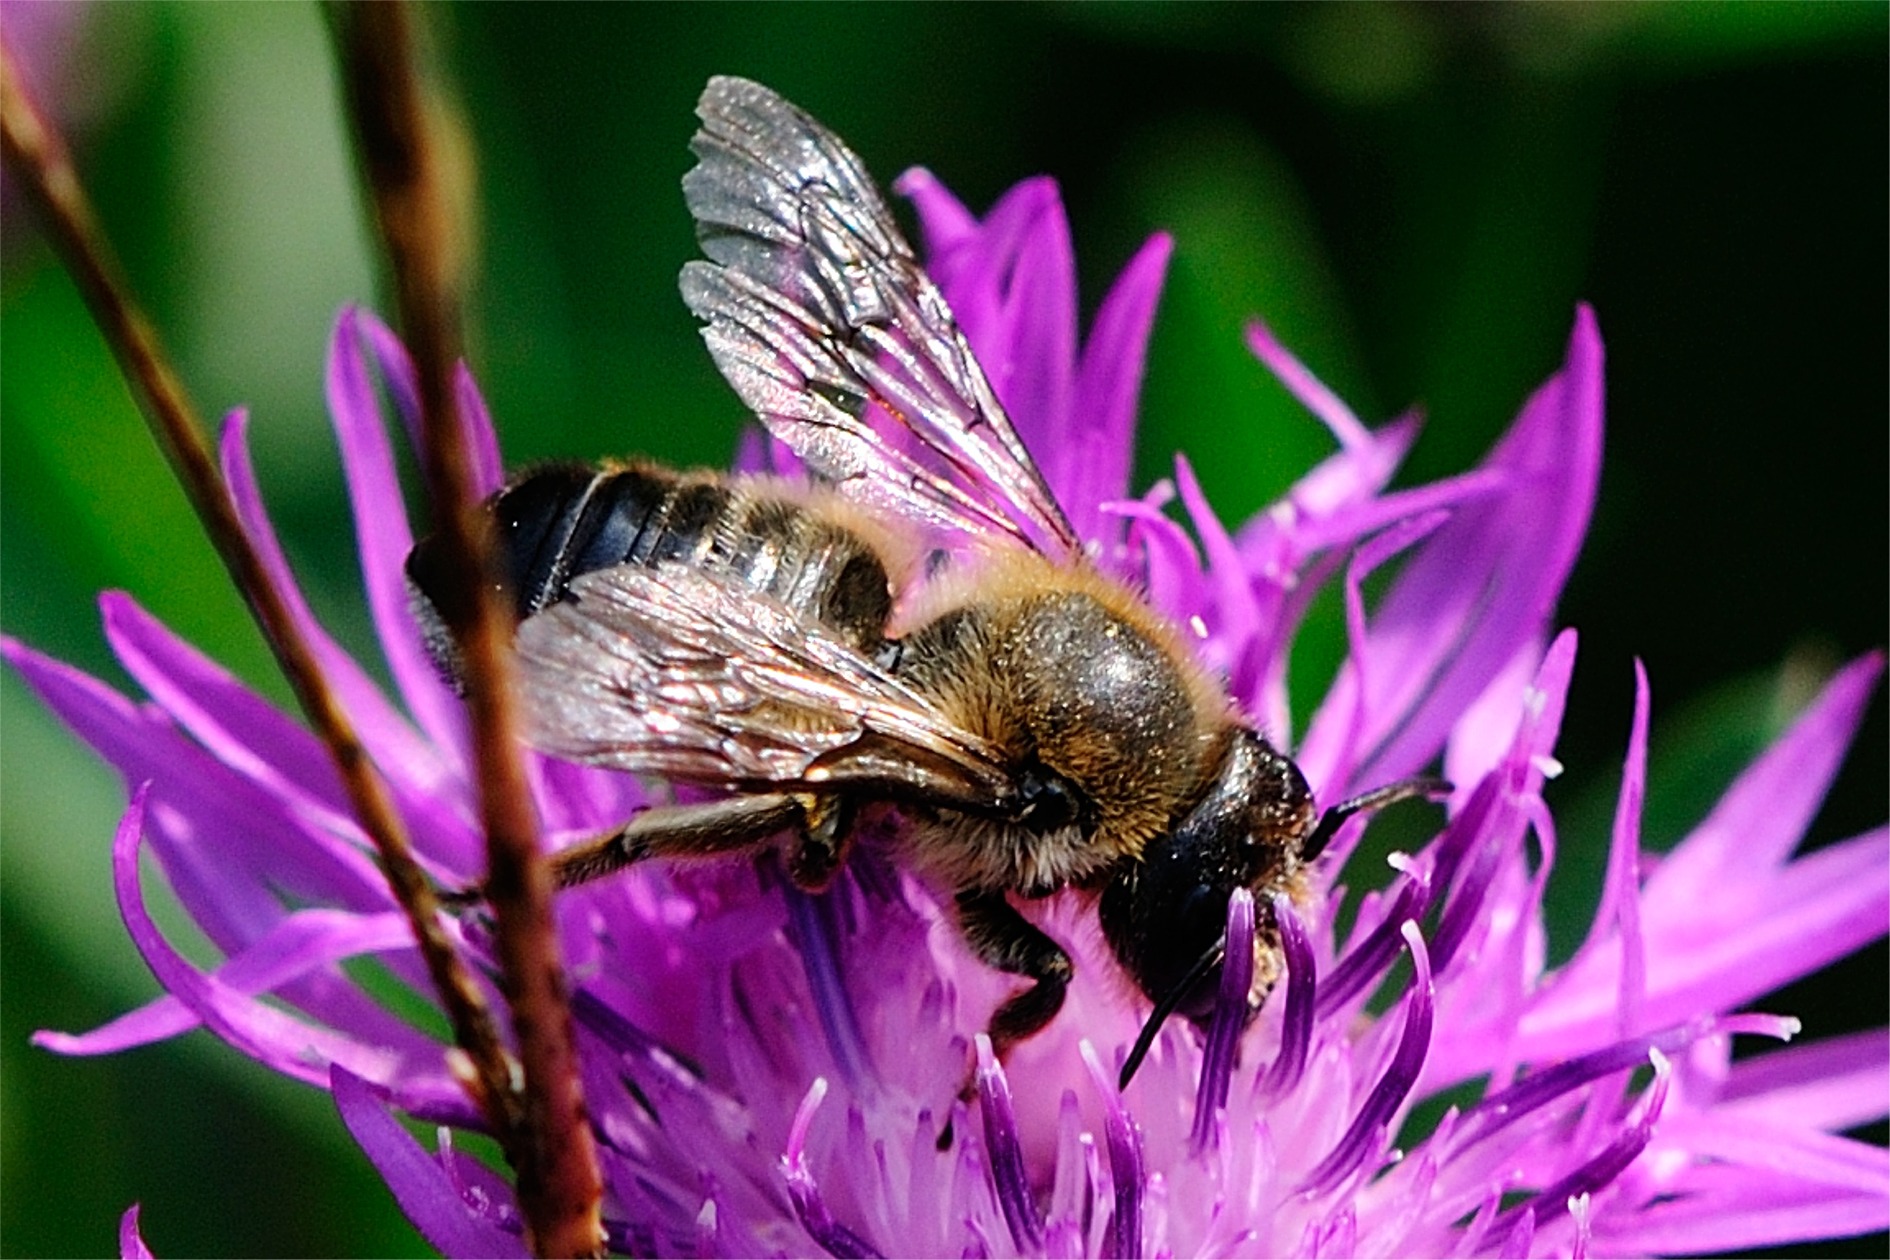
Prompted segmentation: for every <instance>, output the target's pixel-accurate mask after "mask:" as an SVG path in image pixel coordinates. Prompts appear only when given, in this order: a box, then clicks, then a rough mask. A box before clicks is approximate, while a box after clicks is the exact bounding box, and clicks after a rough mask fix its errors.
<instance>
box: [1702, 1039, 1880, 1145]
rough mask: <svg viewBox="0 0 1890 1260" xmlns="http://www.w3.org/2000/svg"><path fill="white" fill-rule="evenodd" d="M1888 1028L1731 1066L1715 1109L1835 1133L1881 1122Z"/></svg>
mask: <svg viewBox="0 0 1890 1260" xmlns="http://www.w3.org/2000/svg"><path fill="white" fill-rule="evenodd" d="M1886 1064H1890V1028H1872V1029H1868V1030H1866V1031H1864V1032H1860V1033H1851V1034H1850V1035H1848V1036H1844V1037H1828V1038H1826V1039H1825V1040H1823V1041H1815V1042H1812V1043H1810V1044H1808V1045H1802V1046H1793V1047H1791V1048H1790V1049H1788V1050H1775V1051H1773V1052H1772V1053H1770V1054H1764V1055H1754V1056H1752V1057H1751V1058H1748V1059H1741V1060H1740V1061H1739V1062H1737V1063H1735V1064H1733V1065H1732V1070H1731V1072H1729V1073H1728V1074H1727V1077H1726V1083H1725V1085H1724V1086H1722V1087H1721V1089H1720V1093H1719V1098H1718V1100H1717V1103H1716V1106H1717V1108H1718V1109H1719V1110H1720V1111H1722V1112H1725V1113H1728V1114H1735V1115H1744V1116H1751V1117H1753V1118H1755V1119H1769V1120H1772V1121H1774V1122H1777V1123H1780V1124H1791V1125H1796V1126H1798V1127H1800V1128H1809V1129H1823V1130H1825V1131H1827V1132H1836V1131H1837V1130H1840V1129H1849V1128H1854V1127H1856V1126H1857V1125H1860V1124H1869V1123H1870V1122H1872V1121H1873V1120H1881V1119H1882V1118H1883V1117H1884V1115H1885V1113H1886V1111H1890V1099H1886V1096H1885V1094H1884V1090H1883V1080H1884V1068H1885V1065H1886Z"/></svg>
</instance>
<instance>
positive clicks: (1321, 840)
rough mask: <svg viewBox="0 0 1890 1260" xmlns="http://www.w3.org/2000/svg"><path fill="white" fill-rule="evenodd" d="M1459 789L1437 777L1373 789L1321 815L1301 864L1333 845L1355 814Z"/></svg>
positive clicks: (1303, 848) (1302, 852)
mask: <svg viewBox="0 0 1890 1260" xmlns="http://www.w3.org/2000/svg"><path fill="white" fill-rule="evenodd" d="M1455 790H1456V789H1455V788H1454V787H1452V785H1451V784H1450V783H1449V781H1448V780H1445V779H1440V778H1437V777H1436V776H1435V775H1428V774H1420V775H1417V776H1416V777H1414V778H1410V779H1400V780H1398V781H1397V782H1396V783H1387V784H1386V785H1385V786H1384V787H1381V788H1373V789H1372V790H1371V791H1369V792H1366V793H1364V794H1363V795H1361V796H1354V797H1353V798H1352V799H1351V800H1349V801H1341V802H1340V803H1339V804H1337V805H1334V806H1333V807H1332V808H1330V809H1328V810H1327V811H1326V812H1325V813H1323V814H1321V815H1319V822H1318V823H1317V824H1316V825H1315V826H1314V827H1313V829H1312V834H1311V835H1309V836H1307V837H1306V843H1305V844H1303V845H1301V846H1300V850H1299V860H1300V861H1302V862H1310V861H1312V860H1313V859H1314V858H1316V857H1318V856H1319V855H1320V854H1321V853H1324V852H1325V851H1326V846H1327V845H1329V844H1331V843H1332V837H1334V836H1336V835H1338V834H1339V828H1340V827H1343V826H1344V825H1345V821H1346V819H1348V818H1350V817H1351V816H1352V815H1354V814H1362V813H1365V812H1366V811H1368V810H1376V809H1383V808H1384V807H1385V806H1387V805H1392V804H1395V803H1397V802H1398V801H1408V800H1412V799H1417V798H1421V799H1424V800H1433V801H1434V800H1441V799H1443V798H1444V797H1446V796H1449V795H1450V794H1451V792H1453V791H1455Z"/></svg>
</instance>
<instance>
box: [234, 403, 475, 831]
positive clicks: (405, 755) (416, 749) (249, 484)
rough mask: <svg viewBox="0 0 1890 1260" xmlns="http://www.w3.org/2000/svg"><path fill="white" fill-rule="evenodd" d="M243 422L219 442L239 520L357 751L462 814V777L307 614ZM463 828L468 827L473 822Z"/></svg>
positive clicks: (240, 416) (237, 420)
mask: <svg viewBox="0 0 1890 1260" xmlns="http://www.w3.org/2000/svg"><path fill="white" fill-rule="evenodd" d="M247 424H248V418H247V416H246V415H245V414H244V413H243V412H241V411H235V412H231V413H230V416H229V418H228V419H227V420H226V421H225V423H224V427H223V440H222V444H221V453H222V457H223V475H224V478H225V479H226V480H227V481H228V482H229V485H230V495H231V497H232V498H233V499H234V500H235V501H236V510H237V515H238V516H239V517H240V518H241V519H242V522H243V528H244V530H245V532H247V533H248V534H249V537H250V541H251V542H252V543H254V544H255V546H256V549H257V551H258V552H259V553H260V554H261V556H262V560H263V567H264V570H265V572H267V574H268V575H269V580H270V582H271V584H273V585H274V586H275V587H276V589H277V590H278V591H280V592H281V593H282V596H283V599H284V600H285V601H287V603H288V605H289V612H290V615H291V616H292V617H293V618H294V620H295V622H296V624H297V626H298V628H300V630H301V631H302V635H303V637H304V638H305V639H306V640H307V641H308V645H309V648H310V650H311V651H312V652H313V653H314V655H315V659H316V662H317V663H318V664H319V665H320V666H321V670H322V674H323V676H324V677H325V678H326V679H327V681H328V685H329V687H330V688H331V689H332V690H333V691H334V693H335V695H336V697H337V699H338V700H339V701H340V703H341V708H342V709H343V711H345V712H346V713H347V714H348V716H349V717H350V718H351V719H353V721H354V724H355V731H356V733H357V734H358V735H359V737H360V739H361V742H362V745H363V746H364V747H365V748H366V749H367V750H368V753H369V755H370V756H372V757H373V758H374V762H375V764H376V765H378V766H380V767H381V768H382V770H383V771H385V772H386V773H387V775H388V776H389V777H390V778H395V779H406V780H407V781H408V782H409V783H410V784H411V785H412V786H413V787H414V788H415V789H416V790H417V791H418V792H420V793H422V794H424V795H425V796H427V797H430V798H432V799H435V800H437V801H439V802H440V803H442V804H445V805H450V806H455V807H457V808H459V809H465V808H467V806H468V802H469V801H470V789H469V788H468V787H467V785H466V783H465V781H464V779H463V778H462V777H461V776H460V775H458V774H457V773H455V772H453V771H452V770H450V769H449V768H448V767H447V766H446V765H445V764H443V763H442V762H441V760H440V755H439V752H438V750H436V749H435V748H434V747H433V746H432V745H431V744H430V743H428V742H427V741H426V740H424V739H422V738H420V737H419V735H418V734H417V733H416V732H415V731H414V729H413V727H412V726H411V725H409V724H408V722H407V720H406V718H404V717H402V716H401V714H400V713H399V712H398V711H397V710H395V708H394V707H393V706H392V705H391V704H389V703H388V702H387V697H386V696H384V695H382V694H381V689H380V688H379V687H378V686H376V685H375V684H374V682H373V680H372V679H370V678H369V677H368V676H367V674H366V672H365V671H363V670H362V668H361V666H360V665H358V664H357V663H356V662H355V660H354V658H353V657H351V656H349V655H348V654H347V653H346V652H344V651H343V650H342V649H341V646H340V645H339V644H337V643H336V642H335V641H334V639H333V638H331V637H330V636H329V635H328V632H327V631H325V630H323V629H322V627H321V625H320V623H318V622H317V621H316V620H315V616H314V614H313V613H312V612H310V611H309V607H308V602H307V601H306V600H305V599H303V597H302V592H301V589H300V588H299V587H298V586H297V585H296V583H295V577H294V575H293V574H292V573H291V572H290V570H289V565H288V561H287V560H286V559H285V558H284V556H283V554H282V547H281V545H280V544H279V543H278V542H277V541H276V535H275V530H274V528H273V527H272V526H271V525H270V523H269V516H268V513H267V512H266V511H265V510H264V508H263V502H262V495H261V492H260V491H259V490H258V488H257V485H256V474H255V469H254V468H253V467H252V466H251V464H250V460H249V448H248V445H247V438H246V430H247ZM467 825H468V826H470V822H468V824H467ZM429 838H430V837H429V834H428V832H426V831H420V832H419V833H418V834H417V836H416V839H417V840H418V841H419V842H420V843H421V844H422V845H425V844H426V843H427V842H428V840H429ZM468 856H470V855H468Z"/></svg>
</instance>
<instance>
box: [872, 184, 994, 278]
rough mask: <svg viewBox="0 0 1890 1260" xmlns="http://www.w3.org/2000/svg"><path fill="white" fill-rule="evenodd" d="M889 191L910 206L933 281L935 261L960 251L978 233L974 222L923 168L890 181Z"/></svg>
mask: <svg viewBox="0 0 1890 1260" xmlns="http://www.w3.org/2000/svg"><path fill="white" fill-rule="evenodd" d="M892 186H893V191H894V192H896V193H898V194H899V195H900V196H901V197H904V198H905V199H906V200H908V201H910V202H911V203H912V208H913V210H915V211H916V212H917V213H918V216H919V236H920V239H921V240H923V241H924V242H925V252H926V255H927V257H928V258H930V259H933V260H934V261H933V263H932V264H931V267H932V268H933V277H934V279H936V278H937V274H938V273H937V270H936V266H937V262H936V260H937V259H940V258H948V257H949V256H950V255H951V254H952V253H953V252H954V251H955V250H958V249H960V248H962V247H963V246H964V245H965V243H966V242H967V241H969V240H970V239H971V237H972V236H974V235H975V234H976V233H977V231H978V220H977V218H976V217H975V216H974V215H973V214H972V213H971V211H969V210H967V209H965V204H964V202H962V201H960V200H958V198H956V197H954V196H953V195H952V193H951V190H950V189H948V188H946V187H945V185H944V184H942V183H940V182H939V179H938V176H936V175H934V174H932V172H931V171H928V170H926V169H925V168H924V167H923V166H915V167H913V168H912V169H910V170H908V171H907V172H906V173H905V174H903V175H901V176H900V177H899V178H898V179H895V180H894V181H893V185H892Z"/></svg>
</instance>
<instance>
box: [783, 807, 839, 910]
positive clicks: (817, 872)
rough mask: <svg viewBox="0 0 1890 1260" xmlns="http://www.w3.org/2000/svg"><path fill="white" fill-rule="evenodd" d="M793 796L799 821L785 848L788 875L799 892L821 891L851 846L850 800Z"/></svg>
mask: <svg viewBox="0 0 1890 1260" xmlns="http://www.w3.org/2000/svg"><path fill="white" fill-rule="evenodd" d="M794 799H795V800H796V801H797V802H799V804H800V807H801V818H802V822H801V828H800V834H799V835H798V836H796V837H795V842H794V845H793V847H792V848H791V849H790V850H789V851H788V855H787V871H788V878H789V879H791V880H793V881H794V886H795V887H796V888H799V889H801V890H802V891H803V892H810V893H817V892H825V891H826V889H827V886H828V885H829V884H831V883H833V877H834V876H835V875H837V874H839V873H840V868H841V867H842V866H844V865H846V860H847V852H848V850H850V849H851V848H852V847H853V800H852V798H851V797H848V796H840V795H826V796H818V795H808V796H797V797H795V798H794Z"/></svg>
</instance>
